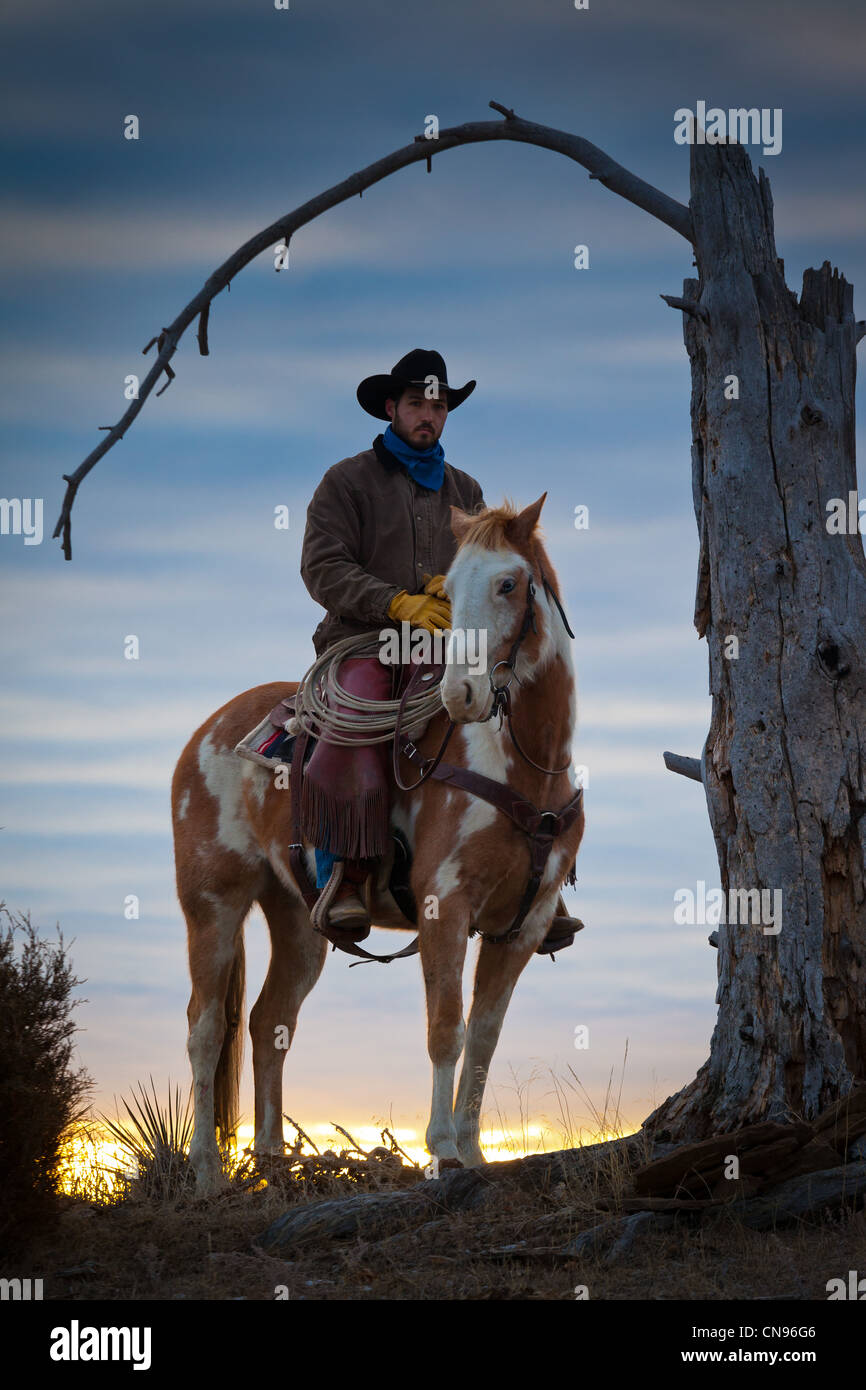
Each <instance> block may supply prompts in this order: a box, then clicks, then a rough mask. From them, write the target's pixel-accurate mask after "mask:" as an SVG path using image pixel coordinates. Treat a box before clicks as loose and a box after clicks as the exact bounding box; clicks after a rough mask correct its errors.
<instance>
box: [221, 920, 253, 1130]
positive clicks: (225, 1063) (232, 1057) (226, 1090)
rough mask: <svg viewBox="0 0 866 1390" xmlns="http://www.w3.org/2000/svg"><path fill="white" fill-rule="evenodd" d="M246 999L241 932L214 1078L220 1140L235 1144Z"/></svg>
mask: <svg viewBox="0 0 866 1390" xmlns="http://www.w3.org/2000/svg"><path fill="white" fill-rule="evenodd" d="M245 1001H246V961H245V955H244V934H243V932H242V931H240V932H238V936H237V945H236V946H235V955H234V960H233V961H232V968H231V974H230V975H229V985H228V990H227V992H226V1003H225V1014H226V1031H225V1037H224V1038H223V1045H222V1049H221V1051H220V1055H219V1061H218V1062H217V1065H216V1072H215V1073H214V1081H213V1102H214V1123H215V1125H216V1130H217V1134H218V1135H219V1142H220V1144H222V1145H223V1146H225V1145H227V1144H232V1143H233V1142H234V1139H235V1135H236V1134H237V1128H238V1105H239V1094H240V1084H241V1066H242V1064H243V1059H244V1004H245Z"/></svg>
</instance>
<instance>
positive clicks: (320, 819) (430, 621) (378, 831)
mask: <svg viewBox="0 0 866 1390" xmlns="http://www.w3.org/2000/svg"><path fill="white" fill-rule="evenodd" d="M475 385H476V383H475V382H474V381H468V382H466V383H465V385H463V386H460V387H457V386H451V385H450V384H449V381H448V373H447V370H446V366H445V362H444V360H443V358H442V357H441V355H440V354H439V353H438V352H435V351H433V350H432V349H426V350H425V349H423V348H415V349H413V351H412V352H408V353H407V354H406V355H405V357H402V358H401V359H400V361H399V362H397V363H396V364H395V365H394V366H393V367H392V369H391V371H390V372H386V373H382V374H379V375H376V376H369V377H366V378H365V379H364V380H363V381H362V382H361V384H360V385H359V387H358V390H357V397H358V401H359V403H360V405H361V406H362V407H363V409H364V410H366V412H367V414H368V415H372V416H374V418H376V419H377V420H387V421H388V422H389V424H388V427H387V429H386V430H385V432H384V433H383V434H379V435H377V436H376V438H375V439H374V440H373V445H372V448H370V449H365V450H363V451H362V452H361V453H359V454H356V455H354V457H351V458H345V459H342V460H341V461H340V462H339V463H336V464H334V465H333V467H331V468H329V469H328V471H327V472H326V473H325V475H324V477H323V478H322V481H321V482H320V484H319V486H318V487H317V488H316V491H315V493H314V494H313V498H312V501H311V502H310V506H309V509H308V511H307V525H306V530H305V532H304V540H303V546H302V549H301V576H302V578H303V581H304V583H305V585H306V587H307V589H308V590H309V592H310V594H311V595H312V597H313V598H314V599H315V600H316V602H317V603H319V604H321V605H322V607H323V608H325V609H326V610H327V616H326V617H325V618H324V619H323V620H322V622H321V623H320V624H319V626H318V627H317V628H316V631H315V633H314V635H313V645H314V647H315V649H316V655H317V656H319V655H321V654H322V652H324V651H325V650H326V649H327V648H329V647H331V646H332V645H333V644H334V643H335V642H339V641H340V640H342V639H343V638H346V637H351V636H355V635H358V634H360V633H362V632H370V631H371V630H373V629H376V630H377V632H387V631H388V630H389V628H388V624H389V621H390V622H391V623H392V624H393V623H396V624H400V623H403V622H408V623H410V624H411V625H412V626H413V627H421V628H424V629H425V630H426V631H427V632H430V633H435V632H436V631H440V630H441V631H444V630H446V629H448V628H450V626H451V605H450V603H449V601H448V598H447V596H446V594H445V590H444V588H443V587H442V586H443V581H444V577H445V572H446V571H447V570H448V568H449V567H450V565H451V562H452V560H453V559H454V556H455V554H456V551H457V541H456V539H455V537H454V534H453V532H452V530H451V511H450V509H451V506H452V505H453V506H456V507H459V508H461V510H463V511H465V512H470V513H473V512H477V511H480V510H482V509H483V508H484V506H485V503H484V498H483V496H482V492H481V487H480V485H479V484H478V483H477V482H476V481H475V479H474V478H472V477H471V476H470V475H469V474H468V473H463V472H461V470H460V469H458V468H454V467H453V466H452V465H451V464H449V463H447V462H446V460H445V453H444V450H443V448H442V444H441V443H440V436H441V434H442V431H443V428H444V426H445V421H446V419H447V417H448V415H449V414H450V413H451V412H452V411H454V410H456V409H457V408H458V406H460V405H462V403H463V402H464V401H465V400H466V398H467V396H469V395H471V393H472V392H473V391H474V390H475ZM408 674H409V672H407V670H406V669H405V668H402V667H394V666H387V665H384V664H383V662H382V661H380V659H379V657H378V656H362V657H349V658H345V659H344V660H343V661H342V662H341V663H340V670H339V681H340V684H341V686H343V688H344V689H345V690H347V691H349V692H350V693H351V694H352V695H356V696H359V697H363V698H365V699H372V700H376V699H379V700H388V699H394V698H396V697H397V696H398V695H399V693H400V691H401V688H402V684H403V682H404V681H405V679H406V678H407V676H408ZM337 708H338V709H340V708H341V707H340V706H337ZM386 757H387V754H386V745H385V744H381V743H380V744H362V743H359V744H358V746H357V748H354V747H352V748H350V747H346V746H345V745H335V744H329V743H326V742H325V741H324V740H319V741H318V742H317V744H316V746H315V750H314V752H313V754H312V757H311V758H310V761H309V764H308V766H307V768H306V770H305V773H304V781H303V791H302V815H303V818H304V828H305V831H306V833H307V835H308V836H309V838H310V839H311V840H312V841H313V843H314V844H315V845H316V846H317V848H316V887H317V889H318V891H319V892H320V893H322V891H323V890H324V889H325V888H326V886H327V883H328V880H329V878H330V877H331V872H332V869H333V866H334V863H335V862H336V860H337V859H342V860H343V861H344V862H343V877H342V883H341V885H340V887H339V889H338V890H337V893H336V895H335V896H334V898H333V900H332V901H331V903H330V906H329V909H328V914H327V920H328V924H329V926H330V927H336V928H338V929H339V930H340V931H341V932H343V931H345V933H346V935H347V937H348V938H349V939H351V940H355V941H360V940H363V939H364V937H365V936H367V935H368V934H369V930H370V916H369V913H368V911H367V909H366V906H365V904H364V902H363V900H362V898H361V895H360V889H361V886H362V885H363V883H364V880H365V879H366V877H367V875H368V873H369V872H370V870H371V868H372V866H373V861H374V860H375V859H376V858H377V857H378V856H380V855H382V854H384V853H385V852H386V850H387V849H388V846H389V842H390V834H391V831H390V807H389V799H388V779H387V771H386ZM559 906H560V910H561V911H564V906H563V904H562V900H561V899H560V904H559ZM555 921H557V922H560V921H561V919H560V918H557V919H555ZM575 929H578V928H577V927H576V925H575V926H573V927H572V932H571V935H572V936H573V931H574V930H575ZM567 935H568V931H567V929H563V928H560V932H559V940H560V942H561V943H562V944H570V939H569V940H568V941H565V940H564V938H565V937H566V936H567ZM558 949H559V947H558Z"/></svg>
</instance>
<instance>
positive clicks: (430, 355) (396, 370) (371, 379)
mask: <svg viewBox="0 0 866 1390" xmlns="http://www.w3.org/2000/svg"><path fill="white" fill-rule="evenodd" d="M430 376H433V377H435V378H436V380H437V382H438V383H439V389H440V390H442V391H447V392H448V409H449V411H451V410H456V409H457V407H458V405H461V404H462V402H463V401H465V400H466V397H467V396H470V395H471V394H472V392H473V391H474V390H475V382H474V381H467V383H466V385H465V386H460V387H457V386H449V385H448V373H447V371H446V369H445V359H444V357H442V356H441V354H440V353H438V352H434V351H433V349H432V348H426V349H425V348H413V349H412V351H411V352H407V353H406V356H405V357H401V358H400V361H399V362H397V363H396V364H395V365H394V366H393V367H392V368H391V371H390V373H388V374H384V373H380V375H379V376H368V377H365V378H364V380H363V381H362V382H361V384H360V386H359V387H358V393H357V394H358V401H359V403H360V404H361V405H362V406H363V407H364V409H365V410H366V412H367V414H368V415H375V417H376V419H377V420H387V419H389V415H388V412H387V410H386V409H385V402H386V400H388V399H389V397H390V398H391V399H392V400H393V399H395V398H396V397H397V396H399V395H400V394H402V392H403V391H404V390H405V389H406V387H407V386H426V385H427V378H428V377H430Z"/></svg>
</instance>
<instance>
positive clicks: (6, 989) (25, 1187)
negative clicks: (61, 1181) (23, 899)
mask: <svg viewBox="0 0 866 1390" xmlns="http://www.w3.org/2000/svg"><path fill="white" fill-rule="evenodd" d="M16 946H17V947H18V949H17V950H16ZM81 983H82V982H81V981H80V980H77V979H76V978H75V976H74V975H73V973H72V967H71V964H70V962H69V960H68V958H67V954H66V947H65V946H64V943H63V937H62V935H61V933H60V931H59V929H58V932H57V944H56V945H54V944H51V943H49V942H46V941H43V940H41V939H40V937H39V935H38V933H37V931H36V928H35V927H33V926H32V925H31V922H30V918H29V915H28V914H25V915H24V916H23V917H18V916H16V915H14V914H13V913H11V912H10V911H9V910H8V909H7V907H6V905H5V903H2V902H0V1247H2V1248H3V1249H4V1250H6V1251H9V1252H17V1251H18V1250H20V1249H21V1247H22V1246H23V1245H24V1243H25V1242H26V1241H27V1239H28V1238H29V1237H30V1236H31V1235H33V1234H34V1233H35V1232H36V1231H37V1230H38V1229H40V1228H41V1227H42V1226H44V1225H45V1224H46V1223H47V1222H48V1221H50V1219H51V1218H52V1216H54V1215H56V1212H57V1209H58V1205H59V1203H58V1193H57V1178H58V1166H59V1160H60V1156H61V1147H62V1144H63V1140H64V1137H65V1135H66V1134H67V1133H68V1131H69V1129H70V1127H71V1126H72V1125H73V1124H75V1123H76V1121H78V1120H79V1119H80V1118H81V1116H82V1114H83V1113H84V1110H85V1108H86V1104H85V1097H86V1095H87V1092H88V1091H89V1090H90V1087H91V1086H92V1084H93V1083H92V1081H91V1078H90V1076H89V1075H88V1073H87V1072H86V1071H85V1070H84V1068H83V1067H81V1068H75V1067H74V1066H73V1050H74V1049H73V1041H72V1039H73V1034H74V1033H75V1032H77V1029H76V1027H75V1024H74V1023H73V1022H72V1019H71V1017H70V1015H71V1011H72V1009H73V1008H74V1007H75V1005H76V1003H78V1002H80V1001H77V1000H73V999H72V998H71V997H70V996H71V993H72V990H73V989H74V988H75V986H76V985H79V984H81Z"/></svg>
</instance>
